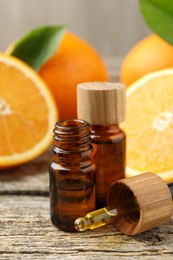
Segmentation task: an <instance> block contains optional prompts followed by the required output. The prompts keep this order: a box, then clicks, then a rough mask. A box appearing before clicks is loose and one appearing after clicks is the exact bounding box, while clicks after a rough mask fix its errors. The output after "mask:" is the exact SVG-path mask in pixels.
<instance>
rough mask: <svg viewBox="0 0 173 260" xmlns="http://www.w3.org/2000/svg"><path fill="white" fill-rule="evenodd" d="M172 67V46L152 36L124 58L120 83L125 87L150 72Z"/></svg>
mask: <svg viewBox="0 0 173 260" xmlns="http://www.w3.org/2000/svg"><path fill="white" fill-rule="evenodd" d="M170 67H173V46H171V45H169V44H168V43H167V42H166V41H164V40H163V39H161V38H160V37H158V36H157V35H155V34H152V35H150V36H148V37H146V38H144V39H143V40H141V41H140V42H138V43H137V44H136V45H135V46H134V47H133V48H132V49H131V50H130V51H129V53H128V54H127V56H126V57H125V59H124V61H123V63H122V66H121V70H120V81H121V82H123V83H124V84H126V85H127V86H128V85H130V84H131V83H133V82H134V81H136V80H137V79H139V78H141V77H142V76H144V75H145V74H148V73H150V72H152V71H156V70H161V69H165V68H170Z"/></svg>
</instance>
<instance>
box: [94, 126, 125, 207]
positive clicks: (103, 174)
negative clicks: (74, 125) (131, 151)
mask: <svg viewBox="0 0 173 260" xmlns="http://www.w3.org/2000/svg"><path fill="white" fill-rule="evenodd" d="M91 138H92V144H93V147H94V151H93V153H92V160H93V162H94V163H95V165H96V174H97V175H96V176H97V185H96V196H97V208H99V207H104V206H105V205H106V201H107V194H108V190H109V188H110V185H111V184H112V183H113V182H114V181H117V180H120V179H123V178H124V177H125V147H126V138H125V134H124V132H123V131H122V130H121V129H120V128H119V125H118V124H115V125H107V126H101V125H100V126H99V125H95V126H91Z"/></svg>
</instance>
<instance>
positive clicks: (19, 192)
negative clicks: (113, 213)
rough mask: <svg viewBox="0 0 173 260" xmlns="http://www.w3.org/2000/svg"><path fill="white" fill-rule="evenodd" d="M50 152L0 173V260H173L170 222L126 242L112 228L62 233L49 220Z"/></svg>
mask: <svg viewBox="0 0 173 260" xmlns="http://www.w3.org/2000/svg"><path fill="white" fill-rule="evenodd" d="M49 160H50V151H48V152H46V153H45V154H44V155H42V156H41V157H39V158H38V159H36V160H35V161H33V162H32V163H28V164H25V165H23V166H21V167H18V168H16V169H13V170H8V171H1V172H0V259H1V260H4V259H10V260H11V259H22V260H23V259H34V260H37V259H70V260H71V259H76V260H81V259H87V260H88V259H89V260H90V259H91V260H95V259H104V260H105V259H142V260H143V259H144V260H146V259H148V260H152V259H157V260H160V259H173V217H172V219H171V220H170V221H169V222H167V223H166V224H164V225H162V226H160V227H158V228H155V229H153V230H150V231H147V232H145V233H143V234H139V235H137V236H134V237H129V236H126V235H123V234H121V233H120V232H119V231H117V230H116V229H115V228H114V227H113V226H112V225H108V226H105V227H102V228H100V229H97V230H95V231H87V232H84V233H65V232H62V231H60V230H58V229H56V228H55V227H53V226H52V225H51V223H50V220H49V197H48V186H49V179H48V163H49Z"/></svg>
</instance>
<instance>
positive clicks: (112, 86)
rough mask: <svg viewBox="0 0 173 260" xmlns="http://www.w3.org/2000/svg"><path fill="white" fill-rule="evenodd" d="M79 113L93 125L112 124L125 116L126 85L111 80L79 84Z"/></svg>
mask: <svg viewBox="0 0 173 260" xmlns="http://www.w3.org/2000/svg"><path fill="white" fill-rule="evenodd" d="M77 114H78V118H80V119H84V120H86V121H87V122H89V123H90V124H91V125H112V124H118V123H121V122H123V121H124V118H125V86H124V85H122V84H119V83H111V82H87V83H81V84H78V85H77Z"/></svg>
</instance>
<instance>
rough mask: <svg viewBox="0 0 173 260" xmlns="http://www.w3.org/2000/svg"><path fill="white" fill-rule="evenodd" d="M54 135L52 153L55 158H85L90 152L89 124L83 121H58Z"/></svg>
mask: <svg viewBox="0 0 173 260" xmlns="http://www.w3.org/2000/svg"><path fill="white" fill-rule="evenodd" d="M54 134H55V135H54V146H53V151H54V154H55V155H57V156H60V157H62V158H63V157H66V156H67V157H68V156H74V157H78V156H87V155H89V154H90V152H91V150H92V147H91V138H90V130H89V124H88V123H87V122H85V121H84V120H77V119H73V120H63V121H59V122H58V123H56V125H55V129H54Z"/></svg>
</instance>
